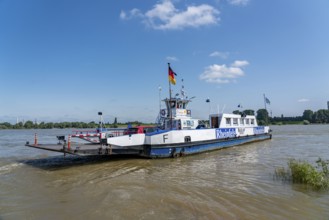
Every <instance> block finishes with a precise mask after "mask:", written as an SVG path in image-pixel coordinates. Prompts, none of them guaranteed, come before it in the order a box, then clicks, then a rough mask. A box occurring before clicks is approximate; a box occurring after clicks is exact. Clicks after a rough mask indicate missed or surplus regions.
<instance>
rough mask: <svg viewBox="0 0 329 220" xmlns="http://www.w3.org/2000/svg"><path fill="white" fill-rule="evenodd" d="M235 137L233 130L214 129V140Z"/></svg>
mask: <svg viewBox="0 0 329 220" xmlns="http://www.w3.org/2000/svg"><path fill="white" fill-rule="evenodd" d="M235 136H236V132H235V128H220V129H216V138H217V139H222V138H232V137H235Z"/></svg>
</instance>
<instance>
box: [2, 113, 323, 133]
mask: <svg viewBox="0 0 329 220" xmlns="http://www.w3.org/2000/svg"><path fill="white" fill-rule="evenodd" d="M233 113H234V114H241V115H255V111H254V110H251V109H247V110H244V111H240V110H235V111H233ZM256 117H257V120H258V124H259V125H269V124H272V125H282V124H305V125H306V124H310V123H314V124H323V123H329V110H326V109H320V110H318V111H315V112H313V111H312V110H305V111H304V113H303V115H302V116H296V117H284V116H283V115H281V117H270V116H269V113H268V111H267V110H266V109H259V110H258V111H257V112H256ZM201 123H203V124H209V120H202V121H201ZM128 124H131V125H154V123H143V122H139V121H133V122H126V123H118V122H117V118H115V119H114V122H113V123H109V122H108V123H105V124H104V126H105V127H106V128H117V127H126V126H127V125H128ZM98 126H99V124H98V123H95V122H94V121H92V122H89V123H86V122H57V123H54V122H47V123H46V122H41V123H36V122H33V121H30V120H29V121H26V122H19V123H17V124H14V125H12V124H10V123H8V122H3V123H0V129H51V128H97V127H98Z"/></svg>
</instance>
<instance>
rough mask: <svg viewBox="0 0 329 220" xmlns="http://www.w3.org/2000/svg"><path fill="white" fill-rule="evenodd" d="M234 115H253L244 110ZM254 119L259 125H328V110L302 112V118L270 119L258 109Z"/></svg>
mask: <svg viewBox="0 0 329 220" xmlns="http://www.w3.org/2000/svg"><path fill="white" fill-rule="evenodd" d="M233 113H235V114H247V115H255V112H254V111H253V110H245V111H243V112H240V111H239V110H235V111H233ZM256 118H257V121H258V124H259V125H268V124H274V125H275V124H310V123H312V124H326V123H329V110H327V109H320V110H318V111H312V110H304V112H303V115H302V116H295V117H284V116H283V115H281V117H270V116H269V113H268V111H267V110H266V109H259V110H258V111H257V112H256Z"/></svg>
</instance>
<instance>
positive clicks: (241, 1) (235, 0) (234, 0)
mask: <svg viewBox="0 0 329 220" xmlns="http://www.w3.org/2000/svg"><path fill="white" fill-rule="evenodd" d="M227 1H228V3H230V4H231V5H239V6H240V5H241V6H245V5H247V4H248V3H249V0H227Z"/></svg>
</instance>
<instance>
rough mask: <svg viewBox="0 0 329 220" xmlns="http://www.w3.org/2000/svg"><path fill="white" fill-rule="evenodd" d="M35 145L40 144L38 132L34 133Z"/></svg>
mask: <svg viewBox="0 0 329 220" xmlns="http://www.w3.org/2000/svg"><path fill="white" fill-rule="evenodd" d="M34 145H35V146H37V145H38V135H37V133H35V134H34Z"/></svg>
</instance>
